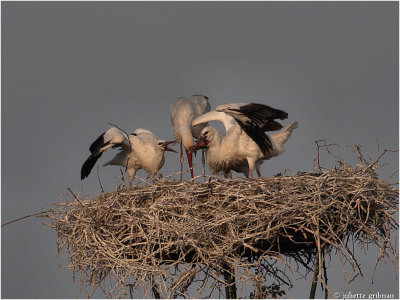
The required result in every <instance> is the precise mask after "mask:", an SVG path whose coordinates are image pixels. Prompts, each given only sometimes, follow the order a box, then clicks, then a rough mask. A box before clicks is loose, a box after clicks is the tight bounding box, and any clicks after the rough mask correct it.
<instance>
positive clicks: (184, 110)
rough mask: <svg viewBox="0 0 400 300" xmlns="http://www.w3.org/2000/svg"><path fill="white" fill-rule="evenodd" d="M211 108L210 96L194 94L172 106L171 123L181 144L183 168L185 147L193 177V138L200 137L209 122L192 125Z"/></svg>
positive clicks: (180, 99) (176, 138) (176, 101)
mask: <svg viewBox="0 0 400 300" xmlns="http://www.w3.org/2000/svg"><path fill="white" fill-rule="evenodd" d="M210 110H211V107H210V103H209V102H208V98H207V97H205V96H203V95H193V96H191V97H190V98H183V97H182V98H178V99H177V100H175V101H174V102H173V103H172V104H171V107H170V115H171V123H172V127H173V130H174V135H175V140H176V142H177V143H179V144H180V161H181V170H182V163H183V149H182V147H183V148H185V151H186V155H187V159H188V163H189V168H190V174H191V176H192V178H193V163H192V152H191V150H190V149H191V147H192V146H193V145H194V140H193V138H196V139H198V138H199V137H200V132H201V130H202V129H203V128H204V127H206V126H207V124H198V125H195V126H192V121H193V119H195V118H196V117H198V116H200V115H202V114H204V113H206V112H208V111H210Z"/></svg>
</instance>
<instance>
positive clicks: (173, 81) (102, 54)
mask: <svg viewBox="0 0 400 300" xmlns="http://www.w3.org/2000/svg"><path fill="white" fill-rule="evenodd" d="M1 7H2V11H1V26H2V27H1V28H2V30H1V38H2V39H1V44H2V49H1V51H2V61H1V62H2V81H1V84H2V93H1V100H2V101H1V102H2V107H1V112H2V114H1V117H2V122H1V128H2V130H1V134H2V139H1V142H2V148H1V153H2V164H1V166H2V168H1V170H2V172H1V176H2V181H1V183H2V184H1V187H2V190H1V196H2V197H1V217H2V220H1V222H2V223H5V222H7V221H10V220H12V219H15V218H18V217H21V216H25V215H27V214H31V213H35V212H38V211H40V209H41V208H43V209H48V208H51V206H52V204H55V203H57V202H58V201H59V193H60V192H67V188H68V187H70V188H71V189H72V190H74V191H78V190H80V189H81V188H82V190H83V194H86V195H92V196H95V195H97V193H98V192H99V185H98V182H97V176H96V173H94V174H91V176H89V178H88V179H86V180H85V181H82V182H81V181H80V168H81V165H82V163H83V162H84V161H85V159H86V158H87V156H88V155H89V150H88V148H89V145H90V144H91V142H93V141H94V139H95V138H96V137H97V136H98V135H99V134H100V133H102V132H103V131H104V130H105V129H107V128H108V124H107V123H109V122H110V123H114V124H118V125H119V126H120V127H121V128H123V129H125V130H126V131H131V130H134V129H136V128H139V127H141V128H146V129H149V130H151V131H152V132H154V133H155V134H156V135H157V136H159V137H160V138H164V139H172V138H173V132H172V128H171V123H170V119H169V106H170V104H171V103H172V102H173V101H174V100H175V99H176V98H177V97H180V96H190V95H192V94H200V93H201V94H204V95H206V96H208V97H209V98H210V99H209V100H210V103H211V106H212V108H215V107H216V106H217V105H219V104H224V103H230V102H250V101H251V102H259V103H264V104H267V105H270V106H272V107H274V108H278V109H283V110H285V111H287V112H288V113H289V119H288V120H286V121H285V122H283V124H284V125H287V124H289V122H290V121H292V120H294V119H296V120H298V121H299V128H298V129H296V131H294V133H293V135H292V137H291V139H290V140H289V141H288V142H287V144H286V148H287V151H286V152H285V153H284V154H283V155H281V156H280V157H277V158H274V159H272V160H271V161H268V162H266V163H264V165H263V167H262V169H261V171H262V174H263V176H272V175H274V174H276V173H279V172H283V171H284V170H286V169H290V170H292V171H293V172H297V171H310V170H311V169H312V167H313V160H314V158H316V146H315V140H317V139H326V140H327V142H329V143H337V144H340V145H342V146H343V147H344V146H347V145H351V144H359V145H362V147H363V150H364V153H365V154H366V155H370V156H371V157H377V142H376V139H379V141H380V145H381V150H382V149H383V148H388V149H398V142H399V140H398V136H399V132H398V128H399V126H398V121H399V120H398V116H399V102H398V96H399V95H398V91H399V89H398V82H399V77H398V66H399V61H398V54H399V49H398V38H399V32H398V28H399V23H398V14H399V7H398V3H397V2H296V3H293V2H252V3H249V2H246V3H245V2H164V3H160V2H118V3H115V2H112V3H111V2H68V3H66V2H2V3H1ZM175 149H176V150H178V147H177V146H175ZM110 152H111V151H110ZM336 153H337V154H339V155H341V156H342V157H343V158H344V159H345V160H347V161H349V162H354V161H355V160H354V158H355V156H354V155H352V153H351V152H348V151H346V150H344V149H342V150H340V149H339V150H338V152H336ZM114 154H115V152H114V153H108V154H107V155H105V156H104V157H102V158H101V160H100V164H103V163H104V162H105V161H106V160H107V159H108V158H109V157H111V156H112V155H114ZM323 158H324V159H327V158H326V156H323ZM166 160H167V162H166V164H165V166H164V167H163V169H161V173H162V174H164V175H168V174H171V173H173V172H175V171H177V170H179V161H178V155H176V154H174V153H167V154H166ZM196 162H197V163H198V164H197V167H196V169H195V173H197V174H199V173H200V168H199V156H198V157H197V158H196ZM384 162H387V163H389V164H390V165H387V166H385V167H383V168H382V169H381V170H380V175H381V176H382V177H383V178H387V177H388V176H390V175H391V174H392V173H393V172H395V171H397V170H398V164H399V162H398V154H397V153H395V154H388V155H387V156H386V158H385V160H384ZM185 163H186V162H185ZM322 164H323V165H325V166H332V164H331V161H329V160H325V161H323V163H322ZM100 174H101V178H102V183H103V186H104V187H105V189H106V191H111V190H112V189H113V188H115V185H116V183H117V182H118V179H117V178H116V177H117V176H118V175H119V174H120V171H119V168H118V167H105V168H100ZM139 175H140V176H144V173H143V172H142V171H141V172H139ZM395 180H397V179H395ZM44 221H46V220H44V219H37V218H29V219H25V220H23V221H20V222H17V223H13V224H11V225H8V226H6V227H4V228H2V230H1V296H2V298H75V297H77V295H78V287H79V284H78V283H74V282H73V281H72V271H70V270H68V269H63V268H60V267H59V265H60V264H61V263H63V262H65V260H66V259H65V257H60V258H59V257H57V256H56V252H55V251H56V234H55V232H54V231H53V230H52V229H50V228H48V227H46V226H44V225H42V223H43V222H44ZM358 255H359V257H358V259H359V262H360V263H361V267H362V268H363V270H364V273H365V275H366V281H365V282H366V283H367V284H369V283H370V281H371V280H370V279H371V276H372V273H373V266H374V262H375V258H376V255H377V252H376V251H375V250H374V247H371V248H370V249H369V250H368V251H367V252H366V253H364V252H360V251H359V253H358ZM337 266H338V261H337V259H336V260H335V258H333V263H332V266H331V267H330V268H329V269H328V276H329V284H330V286H331V288H332V290H333V291H338V292H343V290H344V282H343V276H342V274H341V272H339V271H338V269H337ZM396 274H397V276H396ZM292 280H293V284H294V287H293V289H291V290H287V289H286V288H284V289H285V290H286V293H287V295H288V296H289V297H292V298H304V297H308V295H309V290H310V284H309V282H304V281H303V280H302V279H299V276H295V275H294V276H293V278H292ZM398 283H399V282H398V273H397V272H396V270H395V269H394V267H393V266H392V265H387V266H386V265H384V264H383V265H381V266H380V267H379V268H378V269H377V274H376V276H375V280H374V284H373V285H371V289H372V291H374V292H378V291H379V292H380V293H392V294H395V296H396V297H398ZM365 286H366V284H365V283H364V282H363V281H362V280H360V279H357V280H355V281H354V282H352V284H351V285H350V287H349V288H348V290H347V291H351V292H352V293H367V294H368V291H367V290H366V287H365ZM85 296H86V294H85V293H83V294H82V297H85ZM242 296H248V294H247V295H242ZM317 296H320V297H322V296H323V292H322V291H321V289H320V286H319V285H318V289H317ZM95 297H102V294H101V293H96V294H95Z"/></svg>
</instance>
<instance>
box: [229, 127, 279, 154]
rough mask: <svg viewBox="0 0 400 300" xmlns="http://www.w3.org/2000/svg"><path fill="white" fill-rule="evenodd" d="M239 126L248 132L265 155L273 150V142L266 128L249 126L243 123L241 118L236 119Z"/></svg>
mask: <svg viewBox="0 0 400 300" xmlns="http://www.w3.org/2000/svg"><path fill="white" fill-rule="evenodd" d="M236 121H237V122H238V124H239V126H240V127H241V128H242V129H243V130H244V132H246V134H247V135H248V136H249V137H250V138H251V139H252V140H253V141H254V142H255V143H256V144H257V145H258V147H259V148H260V150H261V152H262V153H263V154H264V156H267V155H268V153H269V152H270V151H272V143H271V140H270V139H269V137H268V135H266V134H265V133H264V130H263V129H262V128H259V127H253V126H248V125H247V124H243V123H242V122H241V121H240V120H236Z"/></svg>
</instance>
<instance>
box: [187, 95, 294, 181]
mask: <svg viewBox="0 0 400 300" xmlns="http://www.w3.org/2000/svg"><path fill="white" fill-rule="evenodd" d="M277 118H279V119H285V118H287V113H286V112H284V111H281V110H277V109H273V108H271V107H269V106H266V105H263V104H254V103H250V104H247V103H233V104H225V105H220V106H218V107H217V108H216V109H215V111H211V112H209V113H206V114H204V115H202V116H200V117H198V118H196V119H195V120H193V123H192V124H193V125H198V124H201V123H203V122H211V121H220V122H222V123H223V124H224V127H225V131H226V134H225V136H222V137H221V136H220V135H219V133H218V131H217V130H216V129H215V128H214V127H211V126H208V127H205V128H204V129H203V130H202V132H201V134H200V141H199V142H198V143H197V144H196V145H195V146H194V147H193V148H192V150H197V149H201V148H207V149H208V150H207V165H208V167H209V168H210V170H211V172H212V173H213V174H214V175H215V174H218V173H219V172H221V171H222V172H223V173H224V175H225V176H227V175H228V173H229V171H230V170H234V171H236V172H240V173H243V174H245V175H246V176H247V177H249V178H252V177H253V174H252V173H253V170H254V169H255V170H256V172H257V174H258V176H259V177H261V173H260V169H259V167H260V165H261V164H262V162H263V161H264V160H266V159H270V158H271V157H274V156H277V155H279V154H281V153H282V152H284V150H285V149H284V147H283V144H284V143H285V142H286V141H287V140H288V138H289V137H290V135H291V133H292V131H293V130H294V129H295V128H297V121H293V122H292V123H291V124H290V125H288V126H287V127H286V128H284V129H283V130H282V131H280V132H278V133H275V134H271V135H269V136H268V135H266V134H265V133H264V131H268V130H278V129H281V128H282V125H281V124H279V123H278V122H277V121H275V119H277Z"/></svg>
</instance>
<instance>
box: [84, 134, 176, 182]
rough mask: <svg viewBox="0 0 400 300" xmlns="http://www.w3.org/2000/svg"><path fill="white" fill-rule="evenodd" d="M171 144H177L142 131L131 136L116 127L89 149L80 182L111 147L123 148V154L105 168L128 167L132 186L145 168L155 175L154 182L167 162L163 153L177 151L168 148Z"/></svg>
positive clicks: (100, 137)
mask: <svg viewBox="0 0 400 300" xmlns="http://www.w3.org/2000/svg"><path fill="white" fill-rule="evenodd" d="M171 143H175V141H171V142H166V141H164V140H160V139H158V138H157V137H156V136H155V135H154V134H153V133H152V132H150V131H149V130H147V129H142V128H139V129H136V130H135V131H133V132H132V133H131V134H126V133H125V132H124V131H122V130H121V129H119V128H117V127H111V128H110V129H108V130H106V131H105V132H104V133H103V134H101V135H100V136H99V137H98V138H97V139H96V140H95V141H94V142H93V143H92V145H91V146H90V152H91V155H90V156H89V158H88V159H87V160H86V161H85V162H84V164H83V165H82V169H81V180H83V179H84V178H86V177H88V176H89V174H90V172H91V170H92V168H93V167H94V165H95V164H96V162H97V160H98V159H99V158H100V157H101V155H102V154H103V152H104V151H106V150H107V149H109V148H120V150H121V151H120V152H118V153H117V154H116V155H115V157H114V158H113V159H112V160H110V161H109V162H107V163H105V164H104V165H103V166H107V165H118V166H122V167H125V168H126V170H127V171H128V177H129V186H130V187H131V186H132V182H133V179H134V177H135V174H136V172H137V171H138V170H139V169H144V170H145V171H146V172H147V173H148V174H149V175H151V176H152V178H153V181H154V177H155V175H156V174H157V172H158V171H159V170H160V169H161V168H162V166H163V165H164V163H165V157H164V152H165V151H172V152H176V151H175V150H174V149H172V148H170V147H169V146H168V145H169V144H171Z"/></svg>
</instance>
